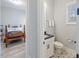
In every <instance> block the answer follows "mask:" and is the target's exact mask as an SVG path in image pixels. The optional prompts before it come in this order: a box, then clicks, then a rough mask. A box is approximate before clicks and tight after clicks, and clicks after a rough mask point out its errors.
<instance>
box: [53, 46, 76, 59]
mask: <svg viewBox="0 0 79 59" xmlns="http://www.w3.org/2000/svg"><path fill="white" fill-rule="evenodd" d="M57 52H58V51H57V50H55V54H54V56H53V58H75V57H76V52H75V51H74V50H72V49H70V48H67V47H65V48H64V51H63V53H61V54H58V53H57Z"/></svg>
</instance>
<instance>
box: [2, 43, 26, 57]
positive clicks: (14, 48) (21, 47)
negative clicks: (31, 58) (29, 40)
mask: <svg viewBox="0 0 79 59" xmlns="http://www.w3.org/2000/svg"><path fill="white" fill-rule="evenodd" d="M25 56H26V46H25V43H23V42H19V43H16V44H12V45H11V46H9V47H8V48H5V47H4V46H3V50H2V58H25Z"/></svg>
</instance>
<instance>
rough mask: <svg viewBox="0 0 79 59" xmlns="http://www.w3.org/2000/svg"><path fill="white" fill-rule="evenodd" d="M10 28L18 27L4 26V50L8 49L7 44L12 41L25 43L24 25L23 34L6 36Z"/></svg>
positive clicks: (16, 33) (17, 33)
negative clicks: (20, 40)
mask: <svg viewBox="0 0 79 59" xmlns="http://www.w3.org/2000/svg"><path fill="white" fill-rule="evenodd" d="M10 27H19V26H10V25H8V26H7V25H6V26H5V38H4V42H5V46H6V48H7V47H8V44H9V43H10V42H12V41H13V40H19V39H22V40H23V41H24V42H25V25H24V26H23V29H24V31H23V32H15V33H13V34H8V28H10ZM20 27H22V25H20Z"/></svg>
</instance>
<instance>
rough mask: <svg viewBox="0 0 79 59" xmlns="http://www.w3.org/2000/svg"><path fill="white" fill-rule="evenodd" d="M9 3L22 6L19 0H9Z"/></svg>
mask: <svg viewBox="0 0 79 59" xmlns="http://www.w3.org/2000/svg"><path fill="white" fill-rule="evenodd" d="M9 1H10V2H11V3H13V4H16V5H22V4H23V2H22V1H21V0H9Z"/></svg>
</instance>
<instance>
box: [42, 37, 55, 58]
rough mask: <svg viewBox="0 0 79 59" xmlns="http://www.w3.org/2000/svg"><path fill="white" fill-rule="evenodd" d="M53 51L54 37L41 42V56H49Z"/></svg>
mask: <svg viewBox="0 0 79 59" xmlns="http://www.w3.org/2000/svg"><path fill="white" fill-rule="evenodd" d="M53 53H54V37H52V38H49V39H47V40H45V41H44V42H43V57H45V58H49V57H51V56H52V55H53Z"/></svg>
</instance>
